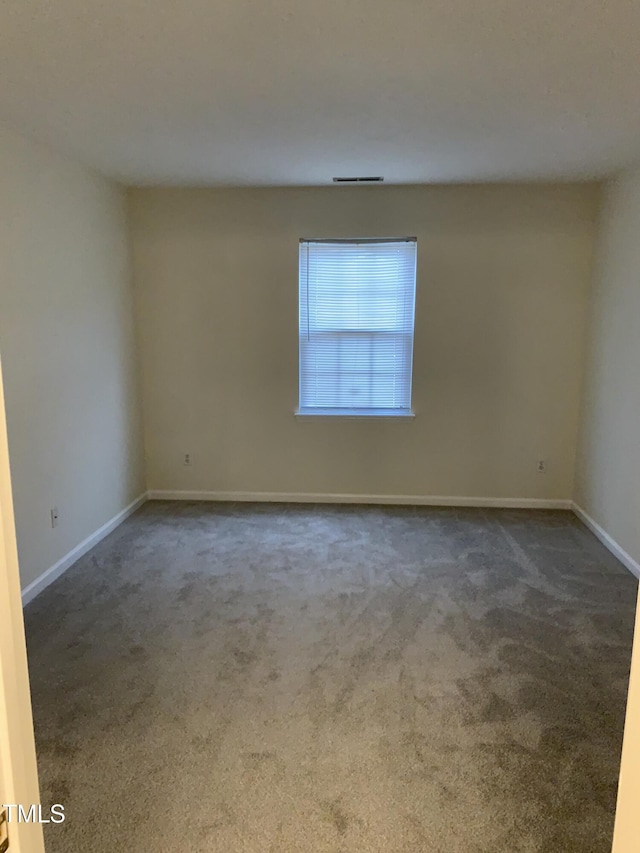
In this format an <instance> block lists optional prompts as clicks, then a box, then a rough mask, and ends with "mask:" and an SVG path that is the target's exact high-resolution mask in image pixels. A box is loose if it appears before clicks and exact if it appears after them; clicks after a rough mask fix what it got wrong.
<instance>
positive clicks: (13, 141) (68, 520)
mask: <svg viewBox="0 0 640 853" xmlns="http://www.w3.org/2000/svg"><path fill="white" fill-rule="evenodd" d="M0 187H1V191H0V350H1V352H2V362H3V369H4V381H5V394H6V405H7V418H8V429H9V448H10V457H11V470H12V479H13V494H14V502H15V515H16V526H17V533H18V551H19V556H20V567H21V578H22V585H23V587H24V586H26V585H28V584H29V583H30V582H31V581H33V580H34V579H35V578H36V577H38V576H39V575H40V574H42V572H44V571H45V570H46V569H48V568H49V567H50V566H52V565H53V564H54V563H55V562H56V561H58V560H59V559H60V558H62V557H63V556H64V555H65V554H67V553H68V552H69V551H70V550H71V549H72V548H74V547H75V546H76V545H77V544H79V543H80V542H81V541H82V540H83V539H85V538H86V537H87V536H89V535H90V534H91V533H93V532H94V531H95V530H96V529H97V528H99V527H100V526H101V525H103V524H104V523H105V522H107V521H108V520H109V519H110V518H112V517H113V516H114V515H115V514H116V513H117V512H118V511H119V510H121V509H123V508H124V507H125V506H126V505H127V504H128V503H129V502H131V501H132V500H133V499H134V498H135V497H137V496H138V495H139V494H140V493H141V492H142V491H143V489H144V474H143V459H142V451H141V426H140V415H139V405H138V389H137V376H136V365H135V358H134V356H135V352H134V337H133V335H134V329H133V320H132V288H131V275H130V259H129V248H128V234H127V210H126V199H125V194H124V191H123V190H121V189H119V188H117V187H116V186H114V185H113V184H111V183H109V182H107V181H106V180H104V179H102V178H100V177H98V176H97V175H95V174H93V173H91V172H89V171H87V170H85V169H83V168H81V167H80V166H77V165H73V164H71V163H69V162H67V161H66V160H64V159H62V158H61V157H58V156H57V155H55V154H53V153H52V152H50V151H49V150H47V149H45V148H42V147H40V146H38V145H35V144H33V143H31V142H28V141H27V140H25V139H23V138H22V137H19V136H17V135H15V134H13V133H10V132H6V131H1V132H0ZM54 505H55V506H57V507H58V510H59V512H60V524H59V526H58V527H57V528H56V529H55V530H52V529H51V524H50V508H51V507H52V506H54Z"/></svg>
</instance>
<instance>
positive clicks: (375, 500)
mask: <svg viewBox="0 0 640 853" xmlns="http://www.w3.org/2000/svg"><path fill="white" fill-rule="evenodd" d="M148 497H149V500H162V501H239V502H245V501H250V502H255V503H319V504H322V503H326V504H387V505H389V504H399V505H406V506H459V507H496V508H501V509H571V508H572V506H573V503H572V501H570V500H546V499H543V498H483V497H457V496H443V495H353V494H327V493H316V492H205V491H174V490H169V489H152V490H151V491H149V492H148Z"/></svg>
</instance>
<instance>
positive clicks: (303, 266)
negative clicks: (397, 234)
mask: <svg viewBox="0 0 640 853" xmlns="http://www.w3.org/2000/svg"><path fill="white" fill-rule="evenodd" d="M415 292H416V240H415V238H406V239H399V240H301V241H300V314H299V333H300V408H299V410H298V414H325V415H410V414H411V368H412V362H413V324H414V313H415Z"/></svg>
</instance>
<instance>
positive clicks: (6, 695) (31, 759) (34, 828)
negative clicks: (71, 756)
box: [0, 365, 44, 853]
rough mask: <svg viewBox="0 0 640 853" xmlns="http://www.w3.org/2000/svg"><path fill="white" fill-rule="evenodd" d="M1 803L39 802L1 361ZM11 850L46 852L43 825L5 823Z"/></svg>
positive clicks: (17, 852)
mask: <svg viewBox="0 0 640 853" xmlns="http://www.w3.org/2000/svg"><path fill="white" fill-rule="evenodd" d="M0 603H1V605H0V803H16V804H17V803H20V804H23V805H24V804H28V805H30V804H32V803H35V804H37V803H39V802H40V795H39V788H38V768H37V763H36V747H35V737H34V731H33V716H32V712H31V693H30V690H29V670H28V667H27V648H26V641H25V633H24V619H23V615H22V599H21V596H20V573H19V568H18V549H17V544H16V532H15V521H14V513H13V496H12V492H11V473H10V468H9V447H8V442H7V423H6V417H5V406H4V387H3V383H2V367H1V365H0ZM8 829H9V853H44V838H43V832H42V826H41V825H40V824H39V823H17V822H15V820H14V821H13V822H11V823H10V824H9V826H8Z"/></svg>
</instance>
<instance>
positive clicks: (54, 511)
mask: <svg viewBox="0 0 640 853" xmlns="http://www.w3.org/2000/svg"><path fill="white" fill-rule="evenodd" d="M59 518H60V516H59V515H58V507H57V506H53V507H51V526H52V527H57V526H58V521H59Z"/></svg>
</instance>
